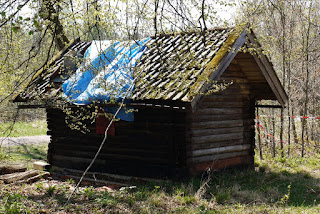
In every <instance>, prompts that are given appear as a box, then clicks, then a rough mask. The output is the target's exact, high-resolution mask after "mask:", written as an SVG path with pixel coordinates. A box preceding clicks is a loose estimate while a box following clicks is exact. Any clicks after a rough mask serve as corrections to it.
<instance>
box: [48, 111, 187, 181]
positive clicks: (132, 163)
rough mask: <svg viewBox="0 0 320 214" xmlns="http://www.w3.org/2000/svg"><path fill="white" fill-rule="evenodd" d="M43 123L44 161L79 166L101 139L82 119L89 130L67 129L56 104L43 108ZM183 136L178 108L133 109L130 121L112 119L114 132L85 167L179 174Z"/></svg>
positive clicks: (182, 116)
mask: <svg viewBox="0 0 320 214" xmlns="http://www.w3.org/2000/svg"><path fill="white" fill-rule="evenodd" d="M47 122H48V130H49V131H48V134H49V135H51V142H50V144H49V151H48V161H49V163H50V164H52V165H53V166H57V167H64V168H71V169H79V170H83V169H85V168H86V167H87V166H88V164H89V163H90V161H91V159H92V158H93V157H94V155H95V153H96V151H97V150H98V147H99V146H100V143H101V142H102V139H103V136H102V135H97V134H95V124H94V123H91V122H90V121H84V122H85V123H86V126H87V128H88V129H89V130H90V132H89V133H86V134H83V133H81V132H79V131H76V130H72V129H70V128H69V127H68V126H67V125H66V123H65V114H64V113H63V112H62V111H61V110H59V109H47ZM184 138H185V114H184V113H183V112H177V111H174V110H161V109H139V111H138V112H135V121H134V122H126V121H117V122H115V136H109V137H108V140H107V142H106V144H105V145H104V147H103V148H102V151H101V154H100V155H99V156H98V158H97V160H96V163H95V164H94V165H93V167H92V169H91V171H99V172H108V173H116V174H124V175H135V176H151V177H159V176H161V177H164V176H173V175H175V174H181V173H183V171H184V170H185V160H186V158H185V152H186V151H185V142H184Z"/></svg>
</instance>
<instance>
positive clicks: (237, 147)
mask: <svg viewBox="0 0 320 214" xmlns="http://www.w3.org/2000/svg"><path fill="white" fill-rule="evenodd" d="M250 147H251V145H250V144H244V145H235V146H225V147H219V148H211V149H202V150H194V151H192V156H193V157H197V156H205V155H215V154H222V153H232V152H240V151H245V150H249V149H250Z"/></svg>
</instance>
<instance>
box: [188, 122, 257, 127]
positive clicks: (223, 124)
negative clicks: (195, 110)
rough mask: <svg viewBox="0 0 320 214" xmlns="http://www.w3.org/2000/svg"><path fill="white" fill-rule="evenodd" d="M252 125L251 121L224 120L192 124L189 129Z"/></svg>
mask: <svg viewBox="0 0 320 214" xmlns="http://www.w3.org/2000/svg"><path fill="white" fill-rule="evenodd" d="M249 124H253V120H224V121H208V122H192V123H191V129H202V128H203V129H214V128H231V127H238V126H246V125H249Z"/></svg>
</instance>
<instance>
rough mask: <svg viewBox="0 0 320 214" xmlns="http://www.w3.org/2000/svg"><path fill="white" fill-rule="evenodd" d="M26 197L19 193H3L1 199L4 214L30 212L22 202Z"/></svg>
mask: <svg viewBox="0 0 320 214" xmlns="http://www.w3.org/2000/svg"><path fill="white" fill-rule="evenodd" d="M25 200H27V198H26V197H25V196H23V195H21V194H19V193H13V194H9V193H7V194H5V196H4V198H3V201H4V202H5V203H4V210H3V211H4V213H6V214H18V213H21V212H24V213H30V211H29V210H28V209H27V207H26V206H25V204H24V201H25Z"/></svg>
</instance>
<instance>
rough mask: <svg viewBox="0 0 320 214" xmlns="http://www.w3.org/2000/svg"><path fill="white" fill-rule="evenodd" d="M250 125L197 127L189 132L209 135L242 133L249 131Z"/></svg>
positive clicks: (197, 134)
mask: <svg viewBox="0 0 320 214" xmlns="http://www.w3.org/2000/svg"><path fill="white" fill-rule="evenodd" d="M249 130H250V127H249V126H239V127H230V128H220V129H195V130H190V131H189V132H188V133H190V135H192V136H194V137H197V136H207V135H217V134H227V133H242V132H245V131H249Z"/></svg>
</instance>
